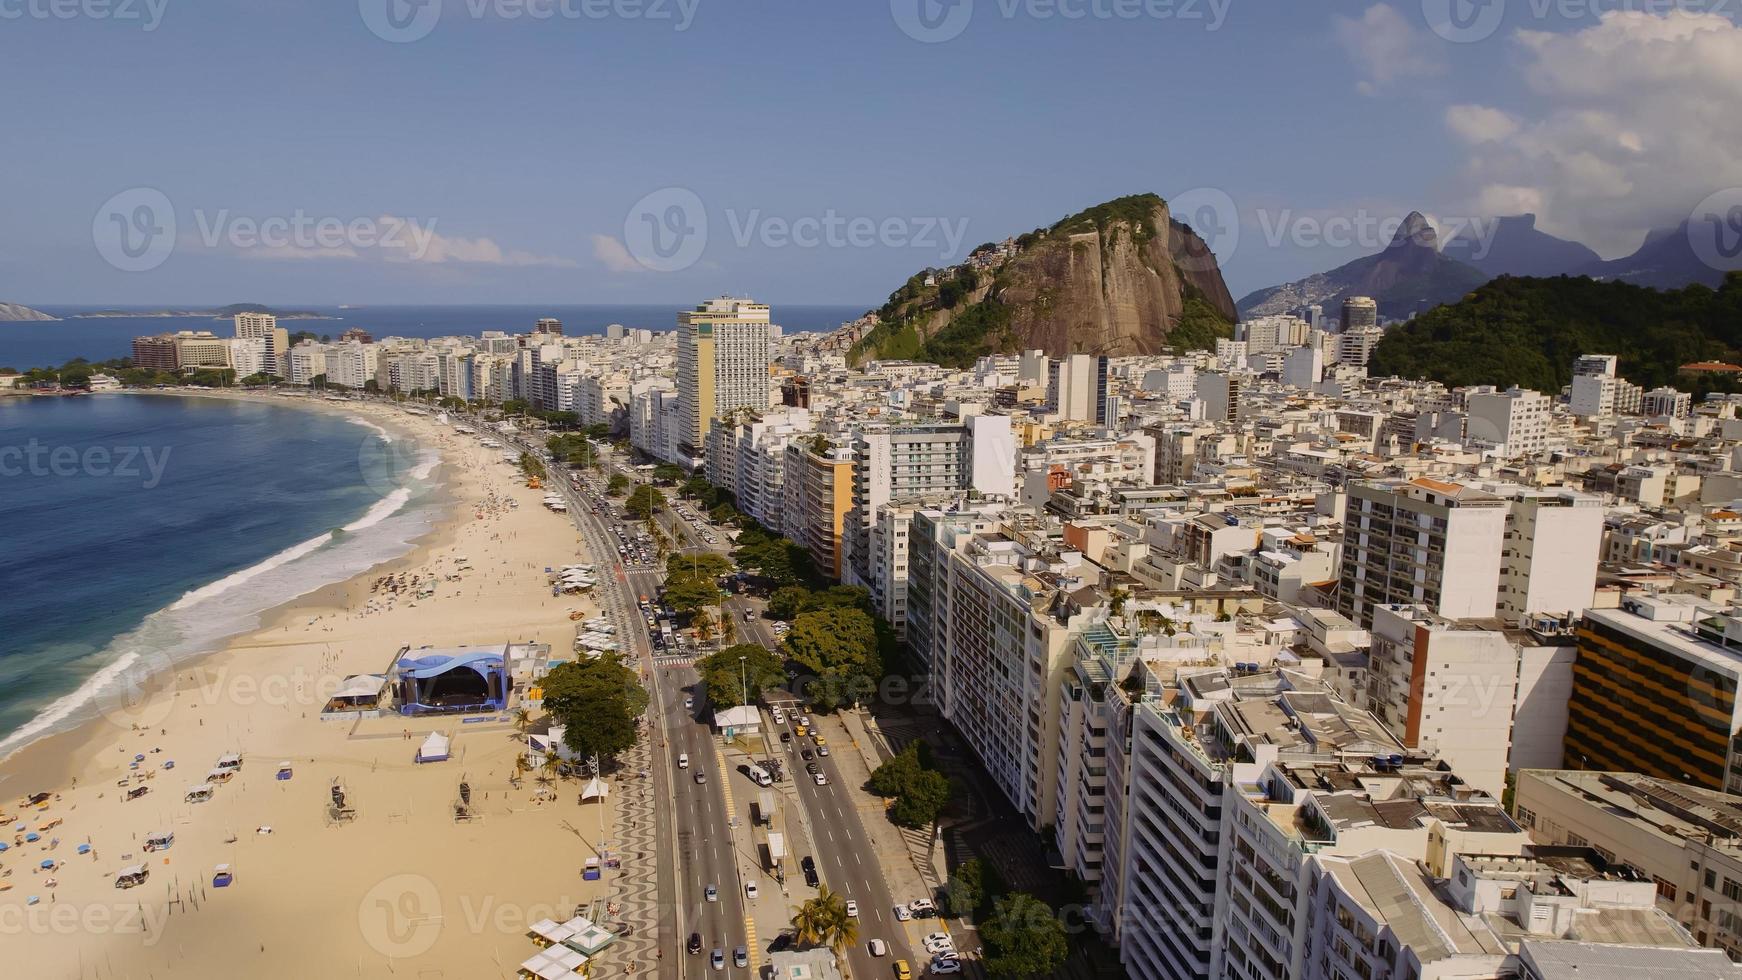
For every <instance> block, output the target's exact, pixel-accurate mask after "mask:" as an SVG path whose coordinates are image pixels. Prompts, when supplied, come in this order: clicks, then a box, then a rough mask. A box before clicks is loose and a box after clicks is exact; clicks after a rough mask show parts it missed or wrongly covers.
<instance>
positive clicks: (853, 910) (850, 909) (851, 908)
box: [847, 902, 859, 919]
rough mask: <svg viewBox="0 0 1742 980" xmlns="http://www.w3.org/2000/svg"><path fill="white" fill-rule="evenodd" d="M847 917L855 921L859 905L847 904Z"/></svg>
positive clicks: (855, 903)
mask: <svg viewBox="0 0 1742 980" xmlns="http://www.w3.org/2000/svg"><path fill="white" fill-rule="evenodd" d="M847 915H849V916H851V917H852V918H855V919H857V918H858V917H859V903H858V902H848V903H847Z"/></svg>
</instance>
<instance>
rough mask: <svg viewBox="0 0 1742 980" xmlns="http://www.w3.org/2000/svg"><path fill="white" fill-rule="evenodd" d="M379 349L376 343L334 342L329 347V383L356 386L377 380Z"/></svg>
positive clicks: (360, 388)
mask: <svg viewBox="0 0 1742 980" xmlns="http://www.w3.org/2000/svg"><path fill="white" fill-rule="evenodd" d="M378 356H379V349H378V348H377V347H376V346H375V345H374V344H360V343H345V344H333V345H331V346H329V347H328V348H327V369H326V370H327V383H328V384H334V385H343V386H344V387H346V388H355V389H357V390H359V391H361V390H362V389H363V386H364V385H366V384H368V383H369V382H371V381H373V380H375V371H376V367H377V358H378Z"/></svg>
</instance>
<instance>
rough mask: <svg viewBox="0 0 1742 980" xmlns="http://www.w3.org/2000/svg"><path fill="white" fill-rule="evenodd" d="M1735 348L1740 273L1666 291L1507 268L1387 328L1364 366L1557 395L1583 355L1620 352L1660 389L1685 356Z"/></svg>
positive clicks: (1647, 383) (1640, 377)
mask: <svg viewBox="0 0 1742 980" xmlns="http://www.w3.org/2000/svg"><path fill="white" fill-rule="evenodd" d="M1739 347H1742V273H1737V272H1732V273H1730V275H1729V276H1728V277H1727V278H1726V279H1725V281H1724V284H1723V286H1722V287H1721V288H1720V289H1718V290H1716V291H1713V290H1712V289H1710V288H1707V287H1706V286H1699V285H1695V286H1688V287H1687V288H1685V289H1679V290H1669V291H1662V292H1660V291H1658V290H1655V289H1648V288H1646V287H1644V286H1634V285H1630V284H1628V283H1624V282H1618V281H1610V282H1599V281H1597V280H1594V279H1587V278H1584V277H1582V276H1558V277H1555V278H1552V279H1530V278H1519V277H1513V276H1502V277H1500V278H1498V279H1495V280H1494V281H1493V282H1490V283H1488V284H1487V285H1485V286H1483V287H1482V288H1480V289H1478V290H1476V291H1475V292H1474V293H1472V294H1471V295H1470V296H1468V297H1466V298H1465V299H1464V300H1463V301H1461V302H1458V303H1453V304H1450V305H1448V306H1441V307H1437V308H1435V309H1433V310H1429V311H1428V312H1426V313H1424V314H1422V315H1421V316H1418V317H1416V318H1415V319H1414V320H1411V321H1410V322H1408V323H1405V324H1402V325H1400V326H1396V327H1392V328H1391V329H1389V330H1387V331H1386V332H1385V336H1384V338H1383V339H1382V340H1380V342H1379V346H1378V347H1376V348H1375V349H1374V351H1373V357H1372V361H1371V362H1370V363H1369V365H1368V371H1369V373H1370V374H1372V375H1374V376H1383V375H1393V374H1394V375H1397V376H1399V377H1405V378H1427V379H1430V380H1433V381H1439V382H1442V383H1444V384H1446V385H1451V386H1458V385H1474V384H1491V385H1498V386H1500V387H1502V388H1505V387H1508V386H1511V385H1519V386H1521V387H1524V388H1532V389H1535V390H1537V391H1540V392H1544V393H1546V394H1551V395H1552V394H1554V393H1556V392H1558V391H1560V389H1561V388H1562V387H1563V386H1564V385H1566V384H1568V383H1569V382H1570V381H1571V379H1572V368H1573V361H1574V359H1576V358H1577V357H1578V356H1579V355H1580V354H1616V355H1618V357H1619V363H1618V365H1617V368H1618V372H1619V373H1620V374H1621V375H1622V376H1623V377H1625V378H1626V379H1627V380H1629V381H1631V382H1633V383H1634V384H1638V385H1642V386H1644V387H1646V388H1654V387H1657V386H1659V385H1666V384H1673V383H1675V382H1676V380H1677V375H1678V370H1677V369H1678V368H1679V367H1680V366H1681V365H1683V364H1688V363H1691V362H1695V361H1704V360H1729V361H1732V362H1734V360H1735V359H1736V358H1737V357H1738V356H1739V355H1738V353H1737V351H1738V348H1739ZM1682 380H1683V384H1684V386H1685V387H1689V388H1692V387H1694V386H1693V385H1689V384H1688V380H1689V379H1686V378H1684V379H1682Z"/></svg>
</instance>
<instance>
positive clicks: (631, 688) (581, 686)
mask: <svg viewBox="0 0 1742 980" xmlns="http://www.w3.org/2000/svg"><path fill="white" fill-rule="evenodd" d="M542 686H543V688H544V709H545V711H547V712H549V713H550V716H551V719H552V720H553V721H554V722H555V723H557V724H560V725H564V726H566V730H565V731H564V732H563V744H565V745H567V746H568V747H569V748H570V749H571V750H573V751H574V752H575V753H576V754H578V755H583V756H592V755H597V756H599V757H600V759H602V760H607V759H609V760H614V759H615V758H616V757H617V756H618V755H619V754H621V753H622V752H625V751H627V750H628V749H629V748H630V747H631V746H633V745H634V744H635V719H637V718H639V717H640V716H641V713H642V712H643V711H646V710H647V702H648V694H647V689H646V688H644V687H642V686H641V682H640V680H639V679H638V678H637V677H636V675H635V671H633V670H631V669H630V668H629V667H627V666H626V665H624V663H623V662H622V660H621V659H620V658H619V657H618V656H617V655H616V654H605V655H602V656H600V657H599V658H598V659H588V660H581V661H577V662H575V663H565V664H558V665H557V666H556V668H555V669H553V670H552V671H551V672H550V673H549V674H548V675H546V676H545V678H544V680H543V682H542Z"/></svg>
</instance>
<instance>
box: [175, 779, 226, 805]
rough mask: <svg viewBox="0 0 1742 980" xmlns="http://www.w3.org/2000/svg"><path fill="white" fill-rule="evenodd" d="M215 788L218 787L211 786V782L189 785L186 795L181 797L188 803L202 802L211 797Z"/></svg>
mask: <svg viewBox="0 0 1742 980" xmlns="http://www.w3.org/2000/svg"><path fill="white" fill-rule="evenodd" d="M217 789H218V788H217V787H216V786H213V785H212V784H211V783H201V784H199V785H198V786H189V787H188V792H187V796H185V797H183V799H185V800H186V801H187V802H189V803H204V802H206V801H207V800H209V799H211V798H212V794H213V793H214V792H216V791H217Z"/></svg>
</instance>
